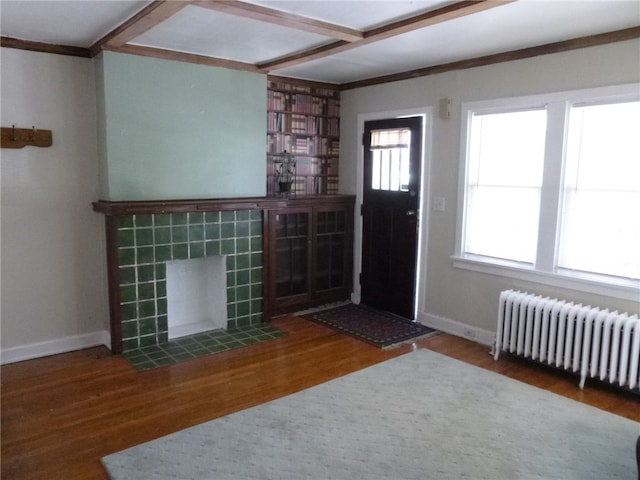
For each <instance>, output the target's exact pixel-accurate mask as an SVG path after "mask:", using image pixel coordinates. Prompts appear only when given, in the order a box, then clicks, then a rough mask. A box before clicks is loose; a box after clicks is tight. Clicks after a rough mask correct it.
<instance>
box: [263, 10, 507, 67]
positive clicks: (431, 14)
mask: <svg viewBox="0 0 640 480" xmlns="http://www.w3.org/2000/svg"><path fill="white" fill-rule="evenodd" d="M514 1H515V0H476V1H462V2H456V3H454V4H451V5H447V6H445V7H441V8H437V9H435V10H431V11H428V12H423V13H421V14H419V15H415V16H413V17H409V18H405V19H403V20H399V21H397V22H393V23H390V24H388V25H383V26H381V27H378V28H374V29H372V30H368V31H366V32H364V38H362V39H361V40H359V41H355V42H344V41H337V42H333V43H331V44H329V45H324V46H320V47H316V48H312V49H309V50H305V51H303V52H299V53H295V54H293V55H287V56H285V57H281V58H279V59H275V60H270V61H268V62H264V63H261V64H259V65H258V67H259V68H260V70H261V71H263V72H269V71H271V70H275V69H279V68H285V67H291V66H294V65H298V64H300V63H304V62H308V61H311V60H317V59H319V58H324V57H327V56H330V55H335V54H336V53H340V52H345V51H347V50H351V49H353V48H357V47H362V46H364V45H368V44H371V43H374V42H378V41H380V40H385V39H387V38H391V37H394V36H396V35H402V34H403V33H408V32H412V31H414V30H419V29H421V28H425V27H428V26H431V25H436V24H438V23H442V22H447V21H450V20H454V19H456V18H460V17H464V16H467V15H472V14H474V13H478V12H482V11H484V10H489V9H491V8H495V7H499V6H502V5H507V4H509V3H512V2H514Z"/></svg>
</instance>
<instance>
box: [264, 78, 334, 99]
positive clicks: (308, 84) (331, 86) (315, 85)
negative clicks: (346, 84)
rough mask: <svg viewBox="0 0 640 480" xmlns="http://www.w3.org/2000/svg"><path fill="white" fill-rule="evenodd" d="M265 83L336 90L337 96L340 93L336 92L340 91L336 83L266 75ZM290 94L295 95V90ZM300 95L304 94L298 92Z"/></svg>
mask: <svg viewBox="0 0 640 480" xmlns="http://www.w3.org/2000/svg"><path fill="white" fill-rule="evenodd" d="M267 81H268V82H281V83H288V84H290V85H295V86H300V87H311V88H324V89H328V90H336V93H337V94H339V93H340V92H338V90H339V89H340V85H339V84H337V83H327V82H314V81H313V80H301V79H298V78H290V77H281V76H278V75H267ZM291 92H292V93H295V90H291ZM300 93H304V92H300Z"/></svg>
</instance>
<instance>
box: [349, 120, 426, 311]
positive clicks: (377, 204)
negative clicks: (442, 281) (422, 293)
mask: <svg viewBox="0 0 640 480" xmlns="http://www.w3.org/2000/svg"><path fill="white" fill-rule="evenodd" d="M363 142H364V190H363V202H362V225H363V233H362V276H361V280H360V284H361V301H362V303H364V304H366V305H369V306H372V307H375V308H378V309H380V310H385V311H388V312H392V313H395V314H397V315H400V316H402V317H405V318H409V319H412V320H413V319H414V318H415V293H416V272H417V257H418V216H419V211H418V208H419V205H420V183H421V182H420V159H421V156H422V152H421V150H422V117H410V118H394V119H389V120H376V121H370V122H366V123H365V133H364V139H363Z"/></svg>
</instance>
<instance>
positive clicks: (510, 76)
mask: <svg viewBox="0 0 640 480" xmlns="http://www.w3.org/2000/svg"><path fill="white" fill-rule="evenodd" d="M639 80H640V41H638V40H632V41H626V42H621V43H616V44H610V45H604V46H598V47H592V48H587V49H581V50H575V51H571V52H564V53H558V54H553V55H544V56H539V57H534V58H530V59H526V60H519V61H514V62H508V63H502V64H497V65H491V66H485V67H478V68H473V69H468V70H459V71H454V72H448V73H444V74H439V75H433V76H428V77H422V78H416V79H412V80H405V81H400V82H395V83H388V84H383V85H376V86H371V87H365V88H359V89H355V90H350V91H345V92H342V96H341V99H342V101H341V131H340V136H341V145H340V146H341V152H340V186H341V191H342V192H343V193H355V194H360V192H358V188H357V185H358V174H359V165H360V162H361V161H362V159H361V152H360V147H359V138H360V137H359V135H358V123H359V121H358V116H360V117H361V119H362V118H363V117H365V116H367V115H370V114H371V113H373V112H390V111H398V110H403V109H411V108H415V107H422V106H431V107H432V108H433V111H434V112H435V115H434V117H433V119H432V125H433V129H432V132H431V133H432V145H431V152H430V153H431V155H430V158H431V161H430V176H431V178H430V179H429V180H428V185H427V199H432V198H433V197H434V196H437V197H443V198H445V201H446V211H445V212H433V211H423V212H422V222H423V228H424V229H425V230H424V231H425V232H427V233H428V237H427V243H428V246H427V249H426V253H427V254H426V257H423V258H424V262H425V263H424V264H423V265H422V268H426V281H425V282H424V284H423V286H422V288H421V290H420V291H419V296H420V298H419V300H418V302H419V310H420V311H419V319H420V320H421V321H423V322H424V323H427V324H430V325H433V326H436V327H438V328H441V329H443V330H447V331H451V332H454V333H459V334H463V335H465V336H468V337H470V338H476V339H477V340H480V341H482V342H484V343H490V342H491V341H492V338H493V332H494V331H495V324H496V318H497V310H498V295H499V292H500V291H501V290H504V289H507V288H514V287H515V288H519V289H524V290H528V291H532V292H536V293H540V294H549V295H552V296H558V297H561V298H567V299H569V300H574V301H581V302H586V303H587V304H592V305H599V306H602V307H613V308H618V309H621V310H622V311H628V312H639V311H640V297H638V301H637V302H636V301H628V300H620V299H617V298H613V297H609V296H606V295H599V294H593V293H591V294H589V293H586V292H584V291H576V290H568V289H561V288H552V287H548V286H545V285H542V284H538V283H528V282H525V281H514V280H510V279H507V278H504V277H499V276H493V275H488V274H483V273H477V272H471V271H467V270H461V269H458V268H455V267H453V265H452V261H451V259H450V256H451V255H452V254H453V253H454V244H455V232H456V209H457V194H458V190H457V189H458V165H459V147H460V104H461V102H463V101H472V100H483V99H491V98H503V97H510V96H517V95H529V94H537V93H545V92H554V91H563V90H573V89H579V88H588V87H596V86H604V85H615V84H623V83H630V82H637V81H639ZM441 98H451V99H452V118H451V119H449V120H441V119H440V118H438V116H437V112H438V101H439V99H441ZM359 220H360V219H359V217H358V216H356V223H357V224H358V223H359ZM359 238H360V237H359V232H357V231H356V244H358V242H359ZM355 253H356V257H359V256H360V251H359V248H358V247H356V252H355ZM356 270H357V269H356ZM354 273H355V275H354V283H355V284H356V285H357V278H358V273H359V272H358V271H356V272H354ZM357 289H358V287H356V294H357Z"/></svg>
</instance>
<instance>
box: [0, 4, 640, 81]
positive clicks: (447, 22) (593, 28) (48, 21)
mask: <svg viewBox="0 0 640 480" xmlns="http://www.w3.org/2000/svg"><path fill="white" fill-rule="evenodd" d="M0 19H1V23H0V33H1V35H2V45H3V46H8V47H16V48H27V49H32V50H44V51H52V52H54V53H66V54H74V55H85V56H94V55H96V54H97V53H99V51H100V50H102V49H107V50H112V51H119V52H126V53H132V54H139V55H147V56H154V57H160V58H172V59H175V60H181V61H190V62H195V63H202V64H207V65H219V66H224V67H228V68H236V69H241V70H247V71H255V72H263V73H269V74H273V75H281V76H287V77H294V78H300V79H306V80H314V81H321V82H328V83H335V84H342V85H349V84H357V83H361V84H366V83H367V82H370V83H375V81H376V80H381V79H384V78H387V77H389V76H392V77H394V78H397V77H400V78H401V77H402V76H403V75H404V76H405V77H406V76H411V75H414V76H415V75H418V74H424V72H425V71H428V70H429V69H438V68H443V66H446V65H460V66H473V65H475V64H477V63H478V62H480V63H482V62H484V63H490V62H491V61H493V59H503V60H504V59H509V58H522V57H524V56H532V55H538V54H542V53H548V52H552V51H561V50H566V49H571V48H580V47H583V46H589V45H595V44H602V43H609V42H613V41H621V40H626V39H631V38H638V37H640V0H621V1H617V0H548V1H544V0H518V1H508V0H500V1H493V0H485V1H441V0H412V1H404V0H393V1H388V0H325V1H314V0H277V1H262V0H250V1H198V0H196V1H153V2H149V1H120V0H113V1H99V0H97V1H94V0H85V1H30V0H21V1H8V0H1V1H0Z"/></svg>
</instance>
